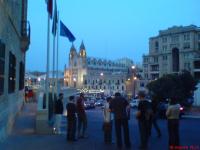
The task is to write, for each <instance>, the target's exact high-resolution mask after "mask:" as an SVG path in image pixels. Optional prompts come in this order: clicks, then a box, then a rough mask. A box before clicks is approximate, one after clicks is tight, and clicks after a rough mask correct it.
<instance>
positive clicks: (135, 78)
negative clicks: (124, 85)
mask: <svg viewBox="0 0 200 150" xmlns="http://www.w3.org/2000/svg"><path fill="white" fill-rule="evenodd" d="M136 80H137V77H134V78H133V98H135V84H136Z"/></svg>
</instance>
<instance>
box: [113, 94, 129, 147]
mask: <svg viewBox="0 0 200 150" xmlns="http://www.w3.org/2000/svg"><path fill="white" fill-rule="evenodd" d="M110 109H111V111H112V112H113V113H114V120H115V131H116V139H117V146H118V148H122V135H121V134H122V131H121V130H122V128H123V131H124V141H125V145H126V148H130V147H131V143H130V138H129V126H128V120H129V113H130V112H129V111H130V106H129V103H128V101H127V100H126V99H125V98H124V97H122V96H121V94H120V93H115V98H114V99H113V100H112V102H111V104H110Z"/></svg>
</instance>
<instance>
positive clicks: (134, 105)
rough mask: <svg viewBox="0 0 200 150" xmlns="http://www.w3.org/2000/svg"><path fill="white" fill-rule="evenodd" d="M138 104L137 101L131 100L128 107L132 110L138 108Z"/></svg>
mask: <svg viewBox="0 0 200 150" xmlns="http://www.w3.org/2000/svg"><path fill="white" fill-rule="evenodd" d="M138 104H139V99H132V100H131V101H130V105H131V107H132V108H135V107H138Z"/></svg>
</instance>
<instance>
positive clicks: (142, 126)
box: [136, 91, 153, 150]
mask: <svg viewBox="0 0 200 150" xmlns="http://www.w3.org/2000/svg"><path fill="white" fill-rule="evenodd" d="M138 96H139V99H140V101H139V105H138V112H137V113H136V117H137V119H138V124H139V131H140V140H141V141H140V142H141V144H140V147H139V148H140V149H141V150H145V149H147V146H148V139H149V133H150V125H151V118H152V113H153V112H152V108H151V103H150V102H149V101H148V100H146V99H145V92H144V91H140V92H139V93H138Z"/></svg>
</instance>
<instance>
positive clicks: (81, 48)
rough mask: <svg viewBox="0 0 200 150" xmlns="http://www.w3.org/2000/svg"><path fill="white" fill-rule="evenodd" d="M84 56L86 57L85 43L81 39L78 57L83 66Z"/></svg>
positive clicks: (84, 62)
mask: <svg viewBox="0 0 200 150" xmlns="http://www.w3.org/2000/svg"><path fill="white" fill-rule="evenodd" d="M86 57H87V54H86V49H85V45H84V43H83V41H82V42H81V46H80V49H79V58H80V63H81V64H82V66H83V67H85V65H86Z"/></svg>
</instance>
